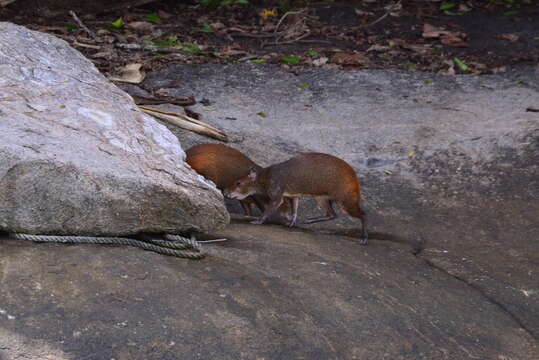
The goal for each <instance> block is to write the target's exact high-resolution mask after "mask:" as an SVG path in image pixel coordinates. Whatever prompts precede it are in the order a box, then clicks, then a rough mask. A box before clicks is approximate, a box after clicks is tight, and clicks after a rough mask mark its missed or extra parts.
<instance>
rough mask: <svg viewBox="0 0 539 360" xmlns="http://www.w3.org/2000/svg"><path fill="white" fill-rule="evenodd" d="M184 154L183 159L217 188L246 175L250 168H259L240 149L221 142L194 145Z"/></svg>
mask: <svg viewBox="0 0 539 360" xmlns="http://www.w3.org/2000/svg"><path fill="white" fill-rule="evenodd" d="M185 154H186V155H187V158H186V160H185V161H186V162H187V163H188V164H189V165H190V166H191V167H192V168H193V169H194V170H195V171H196V172H197V173H199V174H200V175H202V176H204V177H205V178H206V179H209V180H211V181H213V182H214V183H215V186H217V188H218V189H219V190H223V189H225V188H226V187H228V186H230V185H232V184H233V183H234V182H235V181H236V180H238V179H239V178H242V177H244V176H246V175H247V174H248V173H249V170H250V169H251V168H256V169H260V166H258V165H257V164H256V163H255V162H254V161H252V160H251V159H249V158H248V157H247V156H245V155H244V154H243V153H242V152H241V151H238V150H236V149H233V148H231V147H228V146H225V145H222V144H201V145H195V146H193V147H191V148H189V149H188V150H187V151H186V152H185Z"/></svg>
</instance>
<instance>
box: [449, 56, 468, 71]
mask: <svg viewBox="0 0 539 360" xmlns="http://www.w3.org/2000/svg"><path fill="white" fill-rule="evenodd" d="M453 62H454V63H455V65H457V66H458V68H459V69H460V70H461V71H468V70H470V67H469V66H468V65H466V64H465V63H464V61H462V60H460V59H459V58H454V59H453Z"/></svg>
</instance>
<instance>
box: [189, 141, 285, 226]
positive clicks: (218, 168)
mask: <svg viewBox="0 0 539 360" xmlns="http://www.w3.org/2000/svg"><path fill="white" fill-rule="evenodd" d="M185 154H186V155H187V156H186V159H185V161H186V162H187V163H188V164H189V165H190V166H191V167H192V168H193V170H195V171H196V172H197V173H199V174H200V175H202V176H204V177H205V178H207V179H209V180H211V181H213V183H214V184H215V186H216V187H217V188H218V189H219V190H221V191H222V190H224V189H225V188H227V187H229V186H231V185H232V184H234V183H235V182H236V181H237V180H238V179H241V178H242V177H244V176H246V175H248V174H249V171H250V169H254V170H260V169H262V167H261V166H259V165H258V164H256V163H255V162H254V161H252V160H251V159H249V158H248V157H247V156H246V155H244V154H243V153H242V152H241V151H238V150H236V149H233V148H231V147H228V146H226V145H222V144H200V145H195V146H193V147H191V148H189V149H188V150H187V151H186V152H185ZM268 202H269V199H268V198H267V197H264V196H262V195H254V196H247V197H244V198H243V199H241V200H240V204H241V206H242V208H243V210H244V211H245V214H246V215H248V216H251V205H252V204H256V206H257V207H258V208H259V209H260V211H261V212H262V211H264V207H265V205H266V204H267V203H268ZM279 212H280V214H281V215H283V216H285V217H286V218H289V217H290V216H291V214H290V210H289V206H288V205H287V204H285V205H283V207H281V208H280V209H279Z"/></svg>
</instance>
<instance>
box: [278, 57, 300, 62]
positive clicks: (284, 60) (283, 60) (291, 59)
mask: <svg viewBox="0 0 539 360" xmlns="http://www.w3.org/2000/svg"><path fill="white" fill-rule="evenodd" d="M281 61H282V62H284V63H288V64H299V63H300V62H301V58H299V57H297V56H283V57H282V58H281Z"/></svg>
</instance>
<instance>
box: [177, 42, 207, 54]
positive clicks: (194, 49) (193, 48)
mask: <svg viewBox="0 0 539 360" xmlns="http://www.w3.org/2000/svg"><path fill="white" fill-rule="evenodd" d="M182 48H183V50H184V51H185V52H188V53H189V54H193V55H200V54H203V53H204V51H202V50H201V49H200V47H199V46H198V45H197V44H184V45H183V47H182Z"/></svg>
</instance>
